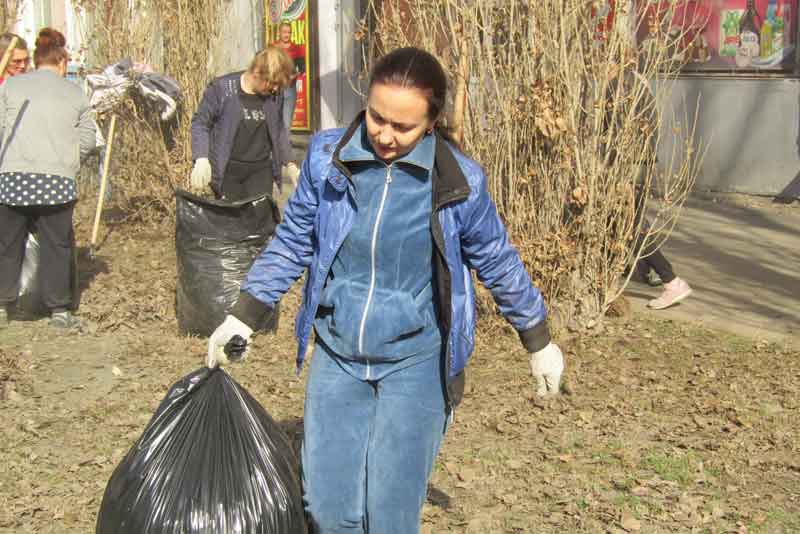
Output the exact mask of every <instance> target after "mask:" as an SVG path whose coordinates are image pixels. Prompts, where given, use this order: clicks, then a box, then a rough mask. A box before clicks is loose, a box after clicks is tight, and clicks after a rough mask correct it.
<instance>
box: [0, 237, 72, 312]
mask: <svg viewBox="0 0 800 534" xmlns="http://www.w3.org/2000/svg"><path fill="white" fill-rule="evenodd" d="M39 248H40V246H39V240H38V238H37V237H36V229H35V228H30V229H29V230H28V237H27V239H26V240H25V255H24V256H23V258H22V270H21V271H20V275H19V291H18V293H17V302H16V304H15V306H14V309H13V310H12V311H13V313H14V316H15V317H17V318H19V319H39V318H41V317H45V316H46V315H47V314H48V313H49V310H48V309H47V307H46V306H45V305H44V300H43V295H42V284H41V281H40V279H39V272H40V269H39V263H40V262H39ZM71 258H72V259H71V261H70V267H69V268H70V291H71V292H72V309H73V310H74V309H76V308H77V306H78V251H77V249H76V248H75V246H74V244H73V247H72V256H71Z"/></svg>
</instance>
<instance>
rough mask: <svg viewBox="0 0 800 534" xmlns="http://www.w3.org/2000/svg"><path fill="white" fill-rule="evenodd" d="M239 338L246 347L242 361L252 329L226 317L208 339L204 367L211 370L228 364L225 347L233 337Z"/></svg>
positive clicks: (232, 317) (248, 348)
mask: <svg viewBox="0 0 800 534" xmlns="http://www.w3.org/2000/svg"><path fill="white" fill-rule="evenodd" d="M237 335H238V336H241V337H242V339H244V340H245V342H246V343H247V346H246V348H245V350H244V354H242V357H241V359H242V360H243V359H244V358H245V357H246V356H247V353H248V352H249V351H250V336H251V335H253V329H252V328H250V327H249V326H247V325H246V324H244V323H243V322H242V321H240V320H239V319H237V318H236V317H234V316H233V315H228V316H226V317H225V320H224V321H223V322H222V324H221V325H219V326H218V327H217V329H216V330H214V333H213V334H211V337H209V338H208V357H207V358H206V365H207V366H208V368H209V369H213V368H215V367H216V366H218V365H222V364H226V363H228V356H227V355H226V354H225V345H226V344H227V343H228V342H229V341H230V340H231V338H233V336H237Z"/></svg>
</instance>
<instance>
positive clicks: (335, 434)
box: [302, 342, 447, 534]
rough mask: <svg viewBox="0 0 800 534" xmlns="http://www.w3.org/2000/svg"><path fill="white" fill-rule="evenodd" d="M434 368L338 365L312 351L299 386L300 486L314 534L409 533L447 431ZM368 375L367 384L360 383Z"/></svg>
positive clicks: (423, 362)
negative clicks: (303, 383) (303, 396)
mask: <svg viewBox="0 0 800 534" xmlns="http://www.w3.org/2000/svg"><path fill="white" fill-rule="evenodd" d="M440 366H441V360H440V358H439V355H438V352H437V354H435V355H420V356H419V357H417V356H415V357H412V358H408V359H407V360H403V361H400V362H387V363H377V364H376V363H370V364H369V374H367V363H366V362H365V361H354V360H349V359H343V358H340V357H339V356H337V355H336V354H334V353H332V352H330V350H329V349H327V348H326V347H325V346H324V345H323V344H322V343H319V342H318V343H317V344H316V347H315V349H314V354H313V358H312V361H311V369H310V372H309V377H308V384H307V386H306V400H305V414H304V429H305V430H304V441H303V453H302V456H303V486H304V498H305V502H306V510H307V512H308V513H309V515H310V517H311V520H312V523H313V525H314V527H315V528H316V533H318V534H339V533H348V534H414V533H418V532H419V526H420V512H421V510H422V505H423V504H424V502H425V497H426V493H427V482H428V477H429V476H430V473H431V470H432V469H433V465H434V462H435V459H436V455H437V453H438V451H439V445H440V444H441V442H442V437H443V436H444V432H445V429H446V423H447V413H446V410H447V408H446V404H445V398H444V392H443V389H442V387H443V386H442V375H441V369H440ZM366 376H369V377H370V380H366V379H365V377H366Z"/></svg>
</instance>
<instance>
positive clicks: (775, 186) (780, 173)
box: [658, 77, 800, 195]
mask: <svg viewBox="0 0 800 534" xmlns="http://www.w3.org/2000/svg"><path fill="white" fill-rule="evenodd" d="M698 101H699V108H698V107H697V103H698ZM662 105H664V106H666V107H665V108H664V109H665V111H666V112H667V113H674V114H675V116H676V117H677V118H679V119H680V120H681V122H682V125H683V126H684V127H685V126H686V124H691V123H692V122H693V121H694V120H696V121H697V134H696V138H695V143H694V144H695V147H696V149H698V151H702V150H703V149H705V156H704V158H703V160H702V166H701V169H700V175H699V176H698V179H697V183H696V188H697V189H701V190H709V191H720V192H742V193H752V194H759V195H777V194H779V193H781V192H782V191H784V190H785V189H786V188H787V187H788V186H789V184H791V183H792V182H794V181H795V180H796V178H797V177H798V175H799V173H800V127H799V125H800V80H796V79H763V78H762V79H742V78H716V79H714V78H705V77H704V78H700V77H696V78H695V77H687V78H682V79H679V80H677V81H675V82H674V85H673V87H672V94H671V96H670V98H668V99H667V100H666V101H665V102H663V104H662ZM683 147H684V141H682V140H681V138H680V136H678V135H676V134H675V132H674V131H673V130H672V129H671V128H670V126H669V125H666V126H665V130H664V131H663V132H662V141H661V144H660V146H659V149H658V154H659V161H660V162H662V165H666V164H667V163H666V162H668V161H670V157H671V154H673V153H678V154H681V153H683V150H684V148H683ZM665 170H666V169H665Z"/></svg>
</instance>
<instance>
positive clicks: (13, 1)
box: [0, 0, 19, 33]
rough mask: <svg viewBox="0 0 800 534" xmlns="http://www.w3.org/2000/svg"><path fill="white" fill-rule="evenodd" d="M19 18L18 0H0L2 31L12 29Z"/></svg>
mask: <svg viewBox="0 0 800 534" xmlns="http://www.w3.org/2000/svg"><path fill="white" fill-rule="evenodd" d="M17 20H19V0H0V24H2V30H0V33H2V32H10V31H13V30H14V25H15V24H16V23H17Z"/></svg>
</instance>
